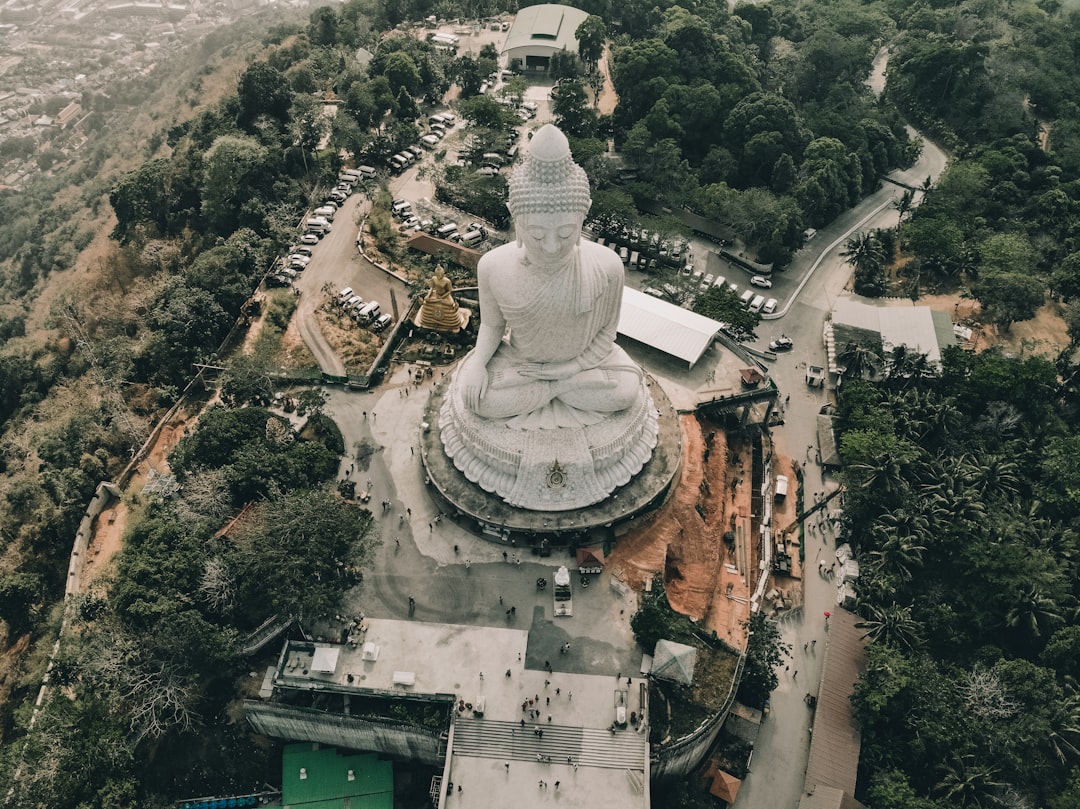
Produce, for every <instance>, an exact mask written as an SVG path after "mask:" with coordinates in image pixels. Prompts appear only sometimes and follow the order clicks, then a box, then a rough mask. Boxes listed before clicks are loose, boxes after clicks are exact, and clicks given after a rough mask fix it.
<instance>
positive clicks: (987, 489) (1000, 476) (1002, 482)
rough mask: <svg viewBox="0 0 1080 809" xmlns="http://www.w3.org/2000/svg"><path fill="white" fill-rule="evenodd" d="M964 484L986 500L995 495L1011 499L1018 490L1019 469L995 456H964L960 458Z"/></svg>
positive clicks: (1015, 465)
mask: <svg viewBox="0 0 1080 809" xmlns="http://www.w3.org/2000/svg"><path fill="white" fill-rule="evenodd" d="M960 463H961V468H962V470H963V474H964V482H965V483H967V485H968V486H969V487H970V488H971V489H972V490H973V491H975V492H978V494H979V496H980V497H981V498H983V499H986V498H987V497H988V496H992V495H996V496H1000V497H1006V498H1011V497H1013V496H1014V495H1016V494H1017V492H1018V491H1019V488H1020V467H1019V466H1018V465H1017V464H1016V463H1015V462H1013V461H1007V460H1005V459H1004V458H1002V457H1000V456H996V455H990V456H986V457H982V458H976V457H974V456H972V455H969V454H965V455H964V456H963V457H962V458H961V461H960Z"/></svg>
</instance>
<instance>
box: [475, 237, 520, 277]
mask: <svg viewBox="0 0 1080 809" xmlns="http://www.w3.org/2000/svg"><path fill="white" fill-rule="evenodd" d="M522 255H524V250H523V249H522V248H520V247H518V245H517V242H507V243H506V244H501V245H499V246H498V247H496V248H495V249H493V250H489V251H488V252H486V253H484V255H482V256H480V261H479V262H477V265H476V271H477V272H478V273H491V272H497V271H498V270H500V269H504V268H506V267H517V266H518V265H519V264H520V261H521V256H522Z"/></svg>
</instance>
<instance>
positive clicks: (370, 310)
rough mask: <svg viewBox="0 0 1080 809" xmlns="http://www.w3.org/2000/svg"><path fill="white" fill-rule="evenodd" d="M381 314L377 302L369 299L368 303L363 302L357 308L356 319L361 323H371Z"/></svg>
mask: <svg viewBox="0 0 1080 809" xmlns="http://www.w3.org/2000/svg"><path fill="white" fill-rule="evenodd" d="M381 314H382V312H381V311H380V310H379V302H378V301H370V302H368V303H365V304H364V305H363V306H362V307H360V309H359V310H357V312H356V319H357V320H358V321H360V322H361V323H371V322H373V321H375V320H378V318H379V316H380V315H381Z"/></svg>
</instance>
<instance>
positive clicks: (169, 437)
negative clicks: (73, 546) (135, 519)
mask: <svg viewBox="0 0 1080 809" xmlns="http://www.w3.org/2000/svg"><path fill="white" fill-rule="evenodd" d="M193 420H194V419H193V418H189V417H187V415H186V414H185V413H184V412H183V411H182V410H181V411H180V412H179V413H178V414H177V415H176V416H175V417H174V418H173V420H172V421H170V422H169V424H167V425H165V426H164V427H162V428H161V431H160V432H159V433H158V437H157V440H156V441H155V442H154V445H153V446H152V447H151V449H150V453H149V455H147V457H146V459H145V460H143V461H142V463H140V464H139V465H138V467H137V468H136V469H135V472H134V474H133V475H132V476H131V479H130V480H129V481H128V484H127V487H126V488H125V490H124V495H125V496H127V495H128V494H130V493H131V492H140V491H142V488H143V486H144V485H146V481H147V479H148V477H149V474H150V470H151V469H153V470H154V471H155V472H158V473H160V474H168V472H169V462H168V457H169V453H170V452H172V450H173V447H175V446H176V444H177V442H178V441H179V440H180V439H181V438H183V437H184V431H185V430H186V429H187V427H188V424H190V423H191V422H192V421H193ZM128 514H129V511H128V504H127V502H126V501H125V500H124V499H120V500H115V501H113V503H112V504H111V505H110V506H109V507H108V508H105V509H102V511H101V514H99V515H98V518H97V521H96V522H95V523H94V533H93V536H92V537H91V538H90V542H89V544H88V545H87V549H86V551H87V553H86V559H85V562H84V564H83V574H82V577H81V578H80V581H81V582H82V589H83V591H84V592H85V591H87V590H89V589H91V588H92V586H93V583H94V580H95V579H97V578H98V577H99V576H100V575H102V573H104V572H105V571H107V570H108V569H109V563H110V562H111V561H112V559H113V556H114V555H115V554H116V553H117V552H118V551H119V550H120V548H121V547H123V537H124V532H125V531H126V530H127V525H128Z"/></svg>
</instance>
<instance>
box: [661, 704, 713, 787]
mask: <svg viewBox="0 0 1080 809" xmlns="http://www.w3.org/2000/svg"><path fill="white" fill-rule="evenodd" d="M727 715H728V708H727V707H725V708H724V710H722V711H720V712H719V713H715V714H713V715H712V716H710V717H709V718H708V719H706V720H705V721H704V722H702V724H701V726H700V727H698V729H697V730H695V731H694V732H693V733H691V734H689V735H687V736H683V737H682V738H681V739H679V740H678V741H676V742H672V743H671V744H667V745H664V746H663V747H661V748H656V747H653V755H652V758H651V760H650V763H651V766H650V775H651V776H652V778H654V779H655V780H657V781H662V780H664V779H666V778H679V777H683V776H686V775H689V774H690V772H691V771H692V770H693V769H694V768H695V767H697V765H698V764H700V763H701V762H702V760H703V759H704V758H705V755H706V754H707V753H708V752H709V748H710V747H712V743H713V742H714V741H716V736H717V734H718V733H719V732H720V729H721V728H722V727H723V726H724V720H725V719H727Z"/></svg>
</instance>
